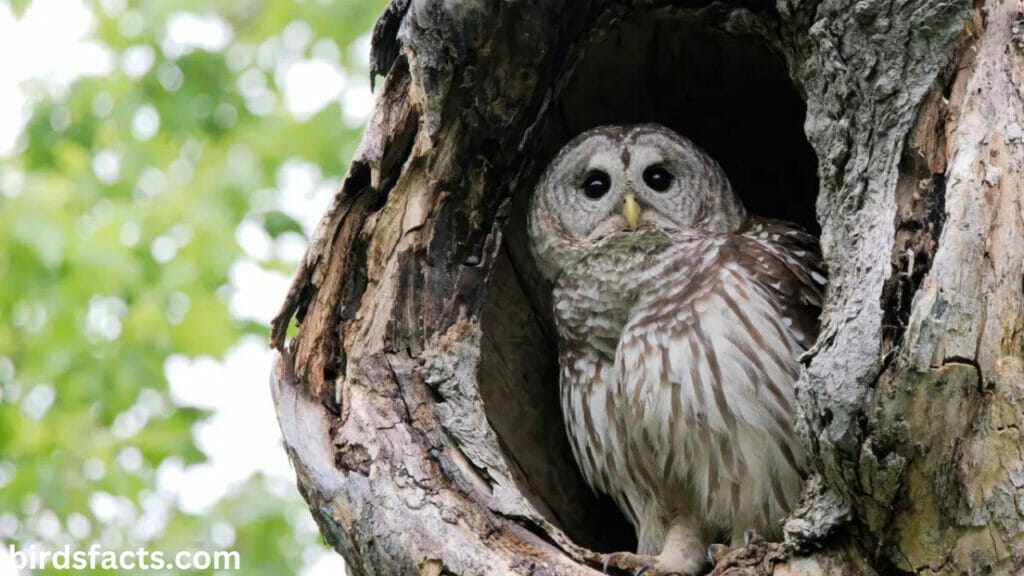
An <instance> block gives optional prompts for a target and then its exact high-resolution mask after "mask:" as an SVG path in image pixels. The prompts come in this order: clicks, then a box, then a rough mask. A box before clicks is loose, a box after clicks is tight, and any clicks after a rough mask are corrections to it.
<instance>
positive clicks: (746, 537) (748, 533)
mask: <svg viewBox="0 0 1024 576" xmlns="http://www.w3.org/2000/svg"><path fill="white" fill-rule="evenodd" d="M754 536H755V534H754V530H753V529H751V528H747V529H746V530H744V531H743V545H744V546H750V541H751V540H753V539H754Z"/></svg>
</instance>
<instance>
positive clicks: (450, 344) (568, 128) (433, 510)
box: [272, 0, 1024, 575]
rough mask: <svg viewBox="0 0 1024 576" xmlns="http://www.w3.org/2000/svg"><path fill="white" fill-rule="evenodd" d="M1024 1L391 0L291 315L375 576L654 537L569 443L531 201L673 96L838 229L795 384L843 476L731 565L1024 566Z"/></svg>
mask: <svg viewBox="0 0 1024 576" xmlns="http://www.w3.org/2000/svg"><path fill="white" fill-rule="evenodd" d="M1022 10H1024V8H1022V5H1021V4H1020V3H1019V0H988V1H987V2H980V1H979V2H977V3H976V4H975V5H971V4H970V3H969V2H967V1H966V0H916V1H914V0H902V1H901V0H894V1H891V2H883V1H878V0H857V1H853V0H821V1H814V0H779V2H778V4H775V5H773V4H772V3H770V2H765V1H764V0H746V1H744V2H734V3H731V4H728V5H726V4H721V3H715V4H705V3H702V2H699V1H692V0H690V1H684V2H678V1H676V2H670V1H660V2H659V1H653V0H633V1H625V2H623V1H618V2H611V1H601V0H594V1H592V2H577V3H570V2H563V1H561V0H546V1H544V0H536V1H533V2H486V3H485V2H469V1H467V2H441V1H439V0H392V2H391V4H390V5H389V6H388V8H387V10H386V12H385V13H384V14H383V15H382V17H381V19H380V21H379V22H378V24H377V27H376V29H375V31H374V50H373V69H374V72H375V74H380V75H384V76H385V78H384V82H383V86H382V87H381V89H380V93H379V100H378V102H377V107H376V111H375V113H374V116H373V118H372V120H371V122H370V125H369V126H368V127H367V130H366V133H365V135H364V137H363V141H362V145H361V146H360V148H359V150H358V152H357V153H356V157H355V159H354V160H353V162H352V165H351V168H350V171H349V175H348V177H347V178H346V180H345V182H344V185H343V187H342V190H341V191H340V192H339V193H338V195H337V197H336V198H335V201H334V203H333V205H332V206H331V207H330V209H329V210H328V211H327V213H326V214H325V215H324V217H323V220H322V221H321V223H320V226H319V228H318V230H317V232H316V234H315V236H314V238H313V239H312V242H311V244H310V247H309V250H308V252H307V254H306V257H305V259H304V261H303V263H302V265H301V268H300V270H299V272H298V274H297V276H296V278H295V281H294V284H293V286H292V289H291V291H290V293H289V295H288V298H287V301H286V302H285V304H284V306H283V308H282V311H281V313H280V315H279V316H278V318H277V319H276V321H275V323H274V329H273V334H272V341H273V345H274V346H275V347H276V348H277V349H278V350H279V351H280V355H279V357H278V360H277V363H276V366H275V369H274V378H273V380H272V386H273V389H274V394H275V399H276V403H277V410H278V416H279V420H280V424H281V428H282V430H283V433H284V439H285V445H286V448H287V450H288V453H289V455H290V457H291V459H292V462H293V463H294V465H295V468H296V472H297V475H298V482H299V488H300V490H301V491H302V493H303V495H304V496H305V497H306V500H307V501H308V502H309V505H310V508H311V510H312V512H313V515H314V517H315V518H316V519H317V521H318V523H319V525H320V528H321V531H322V532H323V534H324V536H325V538H326V539H327V540H328V541H329V542H330V543H331V544H332V545H333V546H334V547H335V548H336V549H337V550H338V551H339V552H340V553H341V554H342V555H343V556H344V557H345V559H346V560H347V561H348V563H349V566H350V567H351V570H352V571H353V572H354V573H357V574H407V573H419V574H431V575H436V574H458V575H471V574H580V575H583V574H599V573H600V571H601V568H600V567H601V563H602V560H603V555H602V553H603V552H609V551H614V550H622V549H629V548H630V547H631V546H633V545H634V542H635V540H634V539H633V538H634V536H633V534H632V528H631V527H630V526H629V525H628V524H627V523H626V522H625V521H624V520H623V519H622V517H621V515H620V514H619V513H618V511H617V510H615V508H614V506H611V505H609V503H608V502H607V501H606V500H603V499H598V498H596V497H595V496H594V495H593V494H592V493H591V492H590V490H589V489H588V488H587V487H586V485H585V484H584V483H583V481H582V478H581V476H580V474H579V472H578V471H577V469H576V467H575V464H574V462H573V461H572V457H571V455H570V452H569V449H568V446H567V442H566V440H565V437H564V431H563V424H562V420H561V414H560V412H559V408H558V402H557V373H556V364H557V359H556V355H555V350H556V345H555V343H554V339H553V335H552V329H551V319H550V315H549V313H548V308H547V301H546V298H547V289H548V287H546V286H544V285H543V283H542V281H541V280H540V279H539V276H538V275H537V273H536V271H535V270H534V269H533V267H532V266H533V264H532V262H531V260H530V257H529V254H528V252H527V250H526V241H525V227H524V209H525V206H526V202H527V201H528V198H529V194H530V192H531V190H532V187H533V185H534V183H535V182H536V179H537V177H538V176H539V173H540V171H541V170H542V169H543V168H544V166H545V165H546V163H547V161H548V160H550V158H551V157H552V156H553V155H554V153H555V152H557V150H558V149H559V148H560V147H561V146H562V145H563V144H564V143H566V142H567V141H568V140H569V138H571V137H572V136H573V135H575V134H577V133H579V132H580V131H582V130H584V129H586V128H589V127H592V126H596V125H599V124H608V123H625V122H640V121H655V122H660V123H662V124H665V125H668V126H670V127H672V128H675V129H677V130H678V131H680V132H681V133H683V134H686V135H687V136H690V137H691V138H693V139H694V140H696V141H697V142H698V143H699V144H701V145H702V146H703V147H704V148H705V149H707V150H708V151H709V152H710V153H711V155H712V156H714V157H716V158H717V159H718V160H719V161H720V162H721V163H722V164H723V166H724V167H725V169H726V171H727V172H729V174H730V177H731V178H732V179H733V182H734V185H735V187H736V188H737V190H738V191H739V193H740V195H741V196H742V197H743V199H744V201H745V203H746V204H747V205H748V207H749V208H751V209H752V211H754V212H757V213H761V214H764V215H769V216H776V217H782V218H786V219H789V220H795V221H797V222H800V223H802V224H804V225H805V226H808V227H809V228H811V229H813V230H814V231H816V232H817V231H819V230H820V235H821V236H820V237H821V245H822V249H823V252H824V255H825V259H826V262H827V264H828V267H829V270H830V277H829V287H828V294H827V301H826V304H825V309H824V311H823V314H822V318H821V323H822V326H821V336H820V338H819V341H818V343H817V344H816V345H815V347H814V348H813V349H812V350H811V351H810V352H809V353H808V354H806V355H805V357H804V358H803V361H804V364H805V369H804V370H803V373H802V376H801V379H800V383H799V385H798V398H799V404H800V422H799V424H800V426H799V427H800V431H801V434H802V435H803V438H804V439H805V444H806V445H807V448H808V451H809V453H810V455H811V459H812V462H813V464H814V467H815V470H816V474H814V475H813V476H812V478H811V479H810V480H809V482H808V485H807V489H806V490H805V493H804V498H803V501H802V503H801V505H800V507H799V508H798V509H797V510H795V511H794V512H793V514H792V515H791V517H790V518H789V519H788V520H787V522H786V525H785V533H786V541H785V542H784V543H772V544H755V545H752V546H750V547H748V548H746V549H743V550H740V551H737V552H734V553H732V554H731V555H729V556H728V557H727V558H726V559H725V560H723V561H722V562H720V563H719V565H718V566H717V567H716V569H715V570H716V573H717V574H731V575H737V574H750V575H753V574H757V575H766V574H780V575H781V574H790V575H795V574H801V575H812V574H830V575H846V574H903V573H906V574H916V573H928V574H1011V573H1015V572H1018V571H1021V570H1024V453H1022V450H1021V448H1020V446H1021V442H1022V438H1021V429H1022V428H1024V186H1022V180H1021V173H1022V169H1024V166H1022V164H1024V150H1022V147H1024V129H1022V125H1024V120H1022V116H1024V87H1022V81H1024V14H1022ZM293 318H294V319H296V320H297V322H298V325H299V327H298V330H297V331H295V332H294V337H293V338H292V339H291V340H290V341H289V342H288V344H287V346H285V333H286V330H287V329H288V328H289V324H290V323H291V320H292V319H293Z"/></svg>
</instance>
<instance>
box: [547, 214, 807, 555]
mask: <svg viewBox="0 0 1024 576" xmlns="http://www.w3.org/2000/svg"><path fill="white" fill-rule="evenodd" d="M634 234H642V231H641V232H638V233H634ZM623 238H627V239H626V240H621V241H613V242H610V243H609V244H608V245H607V246H606V247H604V249H603V250H598V251H595V252H594V253H592V255H591V256H590V257H588V258H585V259H583V260H581V261H579V262H576V263H573V264H571V265H569V266H567V267H566V268H565V270H564V272H563V274H562V275H561V277H559V278H558V280H557V282H556V289H555V293H554V300H555V317H556V322H557V324H558V330H559V336H560V340H561V342H560V350H561V380H562V384H561V386H562V403H563V410H564V412H565V415H566V426H567V428H568V432H569V436H570V440H571V444H572V445H573V449H574V452H575V455H576V457H577V460H578V462H579V463H580V466H581V468H582V469H583V472H584V475H585V476H586V477H587V479H588V481H589V482H590V483H591V485H592V486H594V487H595V488H596V489H598V490H600V491H602V492H606V493H609V494H610V495H612V496H613V497H614V498H615V499H616V500H617V501H618V503H619V505H620V507H621V508H622V509H623V510H624V511H625V512H626V514H627V515H628V516H630V517H631V519H632V520H633V522H634V524H635V525H636V526H637V528H638V532H639V533H640V538H641V548H643V547H644V544H645V543H644V540H645V539H646V540H648V544H647V545H648V546H649V547H652V549H653V547H656V546H657V545H658V544H657V539H658V538H659V537H661V536H662V535H661V534H659V530H661V528H659V527H660V526H661V525H663V524H664V523H666V522H667V520H666V519H665V517H666V516H668V517H671V516H672V515H673V514H677V513H679V511H678V510H675V508H678V507H689V508H694V507H695V508H696V509H697V512H698V513H700V514H702V515H703V516H704V518H705V519H706V521H707V523H708V524H709V525H711V526H718V527H729V526H731V525H733V524H736V523H738V522H743V523H745V524H744V525H745V526H746V527H754V528H757V529H760V530H763V531H766V532H768V533H772V532H775V531H777V526H775V523H776V522H777V521H778V519H780V518H781V517H783V516H784V515H785V513H786V512H787V511H788V510H789V509H790V508H791V507H792V506H793V505H794V504H795V502H796V499H797V498H798V496H799V491H800V484H801V478H802V476H803V474H804V466H805V463H804V457H803V454H802V452H801V448H800V444H799V441H798V439H797V437H796V434H795V432H794V430H793V418H794V403H795V398H794V384H795V382H796V379H797V376H798V374H799V364H798V360H797V358H798V356H799V355H800V354H801V353H802V352H804V351H805V350H806V349H807V348H808V347H809V346H810V345H811V344H812V343H813V341H814V339H815V338H816V336H817V326H818V321H817V316H818V313H819V310H820V306H821V297H822V289H823V285H824V282H825V277H824V271H823V269H822V267H821V262H820V256H819V254H818V248H817V242H816V240H815V239H814V237H812V236H810V235H809V234H807V233H805V232H803V231H801V230H799V229H797V228H795V227H793V226H791V225H789V224H786V223H782V222H775V221H767V220H752V221H751V223H750V224H749V225H748V226H747V227H745V228H744V229H743V230H741V231H739V232H737V233H734V234H726V235H697V234H688V235H679V236H678V237H673V238H671V239H669V241H664V240H659V239H654V240H649V241H648V240H644V241H637V240H630V239H628V238H629V237H628V236H623Z"/></svg>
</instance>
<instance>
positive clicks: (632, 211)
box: [622, 193, 640, 232]
mask: <svg viewBox="0 0 1024 576" xmlns="http://www.w3.org/2000/svg"><path fill="white" fill-rule="evenodd" d="M622 217H623V218H625V219H626V224H629V229H630V230H632V231H634V232H635V231H636V228H637V226H639V225H640V205H639V204H637V202H636V196H635V195H633V194H632V193H630V194H626V197H625V198H623V199H622Z"/></svg>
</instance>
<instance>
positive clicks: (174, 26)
mask: <svg viewBox="0 0 1024 576" xmlns="http://www.w3.org/2000/svg"><path fill="white" fill-rule="evenodd" d="M101 4H102V5H103V6H104V9H105V10H106V11H107V12H108V13H110V14H112V15H117V14H120V13H122V12H123V11H124V9H125V6H124V2H123V0H102V2H101ZM130 16H131V15H130V14H123V15H122V19H121V23H122V24H123V25H131V17H130ZM93 26H94V22H93V16H92V13H91V11H90V10H89V9H88V8H87V7H86V5H85V3H84V2H83V0H34V1H33V2H32V3H31V5H30V7H29V9H28V10H27V12H26V13H25V14H24V16H23V17H21V18H20V19H18V18H15V16H14V15H13V13H12V12H11V10H10V8H9V6H8V5H7V3H6V2H5V1H4V0H0V55H5V56H3V57H2V59H3V63H2V68H0V160H2V158H3V157H5V156H11V155H16V154H18V153H19V151H20V150H19V146H20V145H19V138H20V135H21V131H22V129H23V127H24V125H25V122H26V121H27V119H28V117H29V115H30V113H31V107H32V99H31V96H30V93H29V92H28V91H27V90H26V86H27V85H28V84H29V83H32V84H34V85H37V86H42V87H44V89H45V90H47V91H48V92H49V93H50V94H52V95H55V96H60V95H61V94H63V93H65V92H66V90H67V88H68V87H69V86H70V84H71V83H72V82H74V80H75V79H77V78H79V77H81V76H86V75H103V74H107V73H109V72H111V71H112V70H113V69H114V67H115V66H122V67H123V68H124V69H125V71H126V72H129V73H133V74H137V73H138V72H139V71H140V70H141V71H143V72H144V71H145V70H146V69H148V67H149V66H150V65H151V64H152V54H151V53H150V54H146V53H145V51H135V52H132V53H130V54H126V55H125V56H124V57H123V58H122V59H121V60H120V61H119V62H118V61H116V59H115V57H114V55H113V54H112V53H111V51H110V50H109V49H107V48H106V47H105V46H103V45H102V44H100V43H98V42H96V41H94V40H92V39H91V38H90V34H91V31H92V28H93ZM166 27H167V29H166V41H165V42H164V44H163V45H162V46H161V49H162V50H163V51H164V52H165V53H166V54H168V55H174V54H182V53H185V52H187V51H189V50H198V49H202V50H223V49H224V48H225V47H227V46H228V44H229V42H230V40H231V38H232V35H233V32H232V30H231V28H230V26H229V25H228V24H227V23H226V22H224V21H223V20H220V19H219V18H216V17H211V16H200V15H196V14H191V13H184V12H183V13H179V14H176V15H174V16H172V17H171V18H169V19H168V22H167V24H166ZM311 36H312V33H311V30H310V27H309V26H308V25H307V24H306V23H304V22H293V23H292V24H290V25H289V26H288V27H287V28H286V29H285V31H284V32H283V33H282V34H281V36H280V37H279V38H276V39H273V40H272V41H268V42H269V46H270V48H272V49H270V48H268V50H267V51H268V53H270V54H271V55H272V56H273V61H272V62H270V63H269V64H270V66H268V67H270V68H271V69H272V71H273V74H274V77H275V80H276V82H277V83H278V85H280V86H282V92H283V102H284V105H285V107H286V108H287V110H288V111H289V112H290V113H292V114H293V115H294V116H295V117H296V118H298V119H304V118H308V117H310V116H312V115H313V114H315V113H316V112H317V111H319V110H320V109H322V108H323V107H325V106H328V105H331V104H335V103H339V102H340V103H341V104H343V111H344V114H345V121H346V123H348V124H350V125H361V124H363V123H364V122H365V121H366V117H367V116H368V114H369V112H370V110H371V108H372V106H373V98H372V96H371V94H370V90H369V85H368V83H367V82H366V81H365V80H361V79H358V78H355V77H350V76H349V75H348V74H347V73H346V72H345V71H344V70H343V69H342V68H341V67H340V65H339V64H338V54H337V49H336V48H333V49H332V47H333V43H329V42H328V43H314V44H313V46H312V54H313V57H311V58H310V57H305V56H304V55H303V54H305V51H306V48H307V47H308V46H309V43H310V42H311V41H312V38H311ZM355 49H357V50H359V53H360V55H361V56H363V57H364V58H367V59H368V57H369V54H368V53H369V48H368V40H366V39H363V40H361V41H360V42H357V46H356V47H355ZM262 51H263V50H262V49H261V52H262ZM12 55H17V57H12ZM243 76H244V75H243ZM244 88H245V87H244V86H243V92H244ZM260 90H265V89H264V88H261V87H260V86H253V94H252V96H253V102H255V103H256V104H258V101H259V96H260V95H261V94H260ZM253 102H251V103H250V104H252V103H253ZM137 120H139V122H138V124H139V126H137V128H138V130H139V132H140V133H141V134H143V135H145V134H150V135H151V133H152V132H153V131H155V130H157V129H159V118H156V119H155V120H153V119H152V118H147V117H145V115H143V117H141V118H138V119H137ZM114 160H116V159H114ZM99 168H102V166H101V167H99ZM110 168H111V169H116V166H111V167H110ZM276 185H277V189H276V191H275V194H274V196H275V197H276V198H278V200H277V202H278V203H279V207H280V209H283V210H286V211H287V212H288V213H290V214H291V215H292V216H293V217H295V218H296V219H297V220H298V221H300V222H301V223H302V224H303V227H304V228H305V231H306V234H307V236H308V235H309V233H311V232H312V229H313V227H314V225H315V224H316V222H317V220H318V219H319V216H320V215H321V214H322V212H323V209H324V208H325V207H326V204H327V202H328V201H329V200H330V197H331V195H332V194H333V193H334V191H335V190H336V189H337V186H338V180H337V179H335V178H329V177H325V176H324V175H322V174H321V173H320V171H319V169H318V168H317V167H316V166H315V165H314V164H311V163H308V162H305V161H302V160H300V159H294V160H291V161H289V162H287V163H285V164H284V165H282V166H281V167H280V168H279V170H278V174H277V183H276ZM124 232H125V231H124V230H122V233H123V234H122V236H124ZM129 232H130V231H129ZM236 238H237V240H238V242H239V244H240V245H241V246H242V248H243V251H244V253H245V257H244V258H242V259H241V260H239V261H237V262H236V263H235V264H234V266H233V267H232V269H231V273H230V276H231V284H232V288H233V290H232V296H231V299H230V303H229V304H230V309H231V312H232V314H233V315H235V316H236V317H239V318H247V319H254V320H257V321H260V322H264V323H267V322H269V320H270V318H271V316H272V315H273V313H274V312H275V311H276V309H277V307H278V306H279V305H280V303H281V301H282V300H283V298H284V295H285V293H286V291H287V288H288V284H289V282H290V278H289V277H287V276H284V275H281V274H279V273H276V272H271V271H268V270H266V269H264V268H263V267H262V266H261V265H260V262H263V261H267V260H269V259H271V258H274V257H278V258H283V259H284V260H286V261H290V262H296V263H297V262H298V259H299V258H300V257H301V255H302V252H303V250H304V245H305V240H304V239H303V238H302V237H301V236H299V235H287V234H286V235H283V236H282V237H280V238H278V239H277V240H272V239H271V238H270V237H269V236H268V235H267V234H266V232H265V231H264V230H263V229H262V227H261V226H259V225H257V224H256V223H255V222H254V221H250V220H245V221H243V222H242V223H241V224H240V225H239V226H238V229H237V231H236ZM154 249H155V247H154ZM171 257H173V254H172V255H171ZM103 304H104V302H102V301H100V302H99V303H98V304H97V306H98V310H100V312H99V313H98V316H97V318H98V319H97V323H98V326H97V329H98V330H101V331H102V330H104V328H105V325H104V324H103V323H104V322H106V323H107V324H109V322H111V318H113V320H112V321H113V322H117V319H116V310H115V312H113V313H107V314H103V313H102V312H103V308H104V307H103ZM108 308H109V306H108ZM115 308H116V307H115ZM90 316H92V306H90ZM106 327H107V328H109V326H106ZM116 328H117V330H119V329H120V327H119V324H118V325H116ZM115 337H116V334H115ZM269 371H270V353H269V351H268V350H267V347H266V344H265V343H264V342H263V341H262V340H260V339H257V338H247V339H244V340H243V341H242V342H240V343H239V344H238V345H237V346H235V348H233V349H232V350H231V351H229V352H228V353H227V355H226V356H225V357H224V358H223V359H213V358H187V357H184V356H173V357H171V358H170V359H168V361H167V363H166V365H165V372H166V375H167V378H168V380H169V382H170V386H171V401H172V402H173V403H174V404H175V405H177V406H195V407H201V408H204V409H208V410H211V411H212V412H213V415H212V416H211V417H210V418H209V419H208V420H206V421H204V422H202V423H200V424H199V425H197V426H196V427H195V429H194V430H193V435H194V437H195V440H196V443H197V445H198V446H199V447H200V449H202V450H203V452H204V453H206V455H207V456H208V458H209V461H208V462H207V463H205V464H201V465H198V466H190V467H184V466H183V465H182V464H181V462H176V461H174V460H170V461H167V462H164V464H163V465H161V466H160V469H159V470H158V479H159V480H158V486H157V489H158V490H157V494H155V495H154V496H153V498H152V499H151V500H150V501H148V502H144V503H142V506H141V508H142V513H141V514H138V515H135V513H134V512H132V513H131V515H129V516H126V514H127V512H126V508H130V507H127V506H125V505H124V504H123V501H122V499H121V497H119V496H117V495H110V494H96V495H94V496H95V497H94V498H93V501H92V502H91V506H90V507H91V508H92V512H93V514H94V515H96V516H97V517H98V518H105V519H107V520H108V521H109V522H125V523H126V524H128V525H130V526H131V527H132V529H134V530H136V531H137V532H139V533H147V532H153V531H156V532H157V533H158V531H160V530H162V527H163V526H164V525H165V524H166V521H167V514H168V510H169V509H170V507H172V506H177V507H179V508H180V509H182V510H185V511H188V512H193V513H196V512H198V513H201V512H202V511H204V510H208V509H209V508H210V507H211V506H212V505H214V504H215V503H216V502H217V500H219V499H220V498H222V497H224V496H225V495H227V494H230V493H231V492H232V490H234V489H236V488H237V487H238V486H239V485H240V484H241V483H242V482H244V481H245V480H246V479H248V478H249V477H251V476H252V475H253V474H255V473H257V472H262V473H264V474H266V475H267V476H268V477H269V479H270V480H269V482H268V488H269V489H270V490H271V491H273V492H275V493H280V494H289V493H293V492H294V490H295V488H294V482H295V481H294V475H293V474H292V470H291V467H290V465H289V463H288V461H287V458H286V457H285V454H284V451H283V450H282V449H281V446H280V436H279V431H278V428H277V426H276V420H275V416H274V411H273V407H272V404H271V399H270V391H269V387H268V386H267V385H266V384H264V383H265V382H266V381H267V377H268V374H269ZM57 393H59V390H58V391H57ZM47 394H49V396H48V398H43V399H42V402H43V404H42V407H41V409H42V410H43V411H44V412H45V410H46V408H48V406H49V403H51V402H52V396H53V391H52V390H51V391H49V392H47V391H46V390H44V391H43V394H42V395H43V396H47ZM162 402H163V400H162V398H161V397H160V396H159V395H158V394H153V393H151V392H150V393H144V394H142V395H140V397H139V401H138V402H137V404H136V406H134V407H133V408H132V409H131V410H129V411H128V412H126V413H125V414H123V415H122V417H119V419H118V423H116V424H115V431H119V432H118V433H123V434H124V435H125V437H130V436H131V435H132V433H133V431H137V430H139V429H141V427H142V426H145V423H146V421H147V420H148V418H150V417H151V416H152V415H154V414H155V413H159V412H160V411H161V410H166V409H168V407H166V406H163V405H162ZM242 440H244V442H243V441H242ZM137 459H138V454H137V451H132V450H130V449H126V450H125V451H124V452H122V454H121V455H120V456H119V458H118V462H119V465H121V466H122V467H129V468H130V467H131V466H132V465H133V463H134V462H136V461H137ZM86 473H87V474H89V473H93V474H100V475H102V474H104V473H105V471H104V470H103V466H102V463H95V465H94V466H93V467H92V469H91V470H87V471H86ZM298 513H300V514H301V515H302V516H303V519H302V522H301V523H300V525H301V526H303V529H304V531H306V532H307V539H308V541H309V542H310V543H311V546H310V548H309V550H308V553H307V554H306V555H305V557H306V560H307V567H306V569H305V570H304V571H303V576H323V575H327V574H330V575H332V576H336V575H338V574H343V564H342V562H341V559H340V557H338V556H337V555H335V554H333V553H327V552H324V551H322V549H321V548H320V547H319V546H317V545H316V544H315V543H316V542H317V540H318V537H317V536H316V528H315V525H314V524H313V522H312V519H310V518H309V514H308V512H306V511H304V510H300V511H298ZM136 516H137V517H136ZM68 524H69V525H68V529H69V530H71V529H72V528H73V527H72V526H71V524H72V523H71V522H70V520H69V522H68ZM58 529H59V524H58ZM221 533H222V540H223V542H224V544H225V546H224V547H225V548H230V544H231V542H232V541H233V539H234V534H233V530H231V529H230V527H224V528H223V530H221ZM3 536H4V534H3V531H2V526H0V576H17V575H16V573H15V571H14V569H13V567H12V566H11V564H10V559H9V557H8V556H7V552H6V546H5V545H4V543H3ZM243 562H244V559H243Z"/></svg>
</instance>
